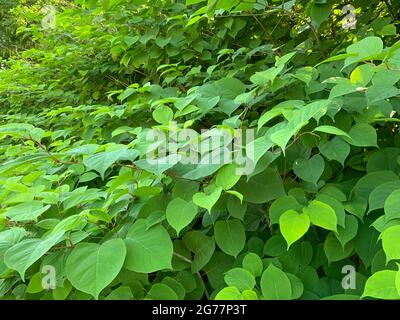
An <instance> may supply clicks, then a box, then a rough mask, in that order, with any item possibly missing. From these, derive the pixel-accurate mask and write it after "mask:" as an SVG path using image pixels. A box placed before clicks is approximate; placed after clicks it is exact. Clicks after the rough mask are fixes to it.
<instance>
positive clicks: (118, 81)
mask: <svg viewBox="0 0 400 320" xmlns="http://www.w3.org/2000/svg"><path fill="white" fill-rule="evenodd" d="M49 3H50V4H52V5H53V6H54V8H55V9H56V11H57V14H56V17H55V19H56V20H55V22H56V24H55V28H48V27H46V23H43V21H44V20H43V19H46V17H45V16H44V15H46V13H45V12H42V8H43V6H44V5H45V4H49ZM346 4H350V5H352V6H353V7H354V8H355V9H356V10H355V16H356V19H357V23H356V25H355V26H354V28H350V29H345V28H343V22H344V21H346V20H345V18H346V17H345V14H343V12H342V8H343V6H344V5H346ZM347 14H349V12H347ZM0 17H1V21H0V32H1V34H0V36H1V41H2V44H3V45H2V53H1V54H2V58H1V60H0V64H1V70H0V111H1V112H0V124H1V125H0V162H1V165H0V297H1V299H267V300H270V299H400V272H399V271H398V269H399V267H398V262H399V261H400V178H399V174H400V139H399V137H400V136H399V130H398V122H399V121H400V120H399V114H398V112H399V111H400V100H399V96H400V95H399V94H400V90H399V86H398V82H399V80H400V42H398V38H399V37H398V33H397V27H398V22H399V18H400V3H398V2H397V1H393V0H392V1H390V0H388V1H364V0H358V1H357V0H355V1H351V2H349V3H348V2H344V1H338V0H314V1H305V0H293V1H287V2H285V1H278V0H275V1H274V0H272V1H265V0H246V1H242V0H208V1H205V0H186V2H185V1H183V0H178V1H172V0H171V1H170V0H76V1H72V0H70V1H67V0H64V1H60V0H58V1H57V0H53V1H50V2H49V1H34V0H29V1H28V0H24V1H22V0H20V1H16V0H14V1H5V2H2V3H1V4H0ZM171 121H174V122H175V123H176V126H170V123H171ZM154 129H157V130H161V131H163V132H165V133H166V134H167V135H172V134H174V133H175V132H176V131H178V132H182V131H183V130H184V129H192V130H194V131H196V132H197V136H196V137H195V138H196V140H198V141H204V140H207V139H208V138H209V137H210V136H213V135H214V134H215V135H217V132H219V131H218V130H220V129H224V130H226V131H227V132H233V131H234V129H242V130H250V129H253V130H254V132H255V133H256V137H255V138H256V139H255V140H254V142H250V143H249V144H247V145H244V146H243V150H242V151H243V153H244V154H246V151H247V150H250V149H251V150H253V149H254V157H255V170H254V172H252V173H251V174H250V175H243V176H240V175H239V174H238V173H237V172H238V171H237V170H236V169H237V167H238V165H236V164H235V163H232V164H224V163H219V164H190V165H184V164H182V163H180V162H179V161H178V158H177V157H176V155H177V154H180V153H183V152H185V147H186V146H187V144H188V141H186V140H182V141H178V144H177V145H178V147H177V151H176V152H175V153H176V154H173V153H170V154H168V155H167V157H169V160H171V159H176V161H172V160H171V161H169V162H168V163H167V164H163V165H156V164H152V163H149V161H147V160H146V153H147V152H148V150H149V149H150V150H152V149H154V148H155V147H156V145H155V144H154V143H152V142H149V141H148V140H147V139H146V136H147V134H148V132H149V131H150V130H154ZM202 129H210V130H209V131H208V132H206V133H205V132H202V131H201V130H202ZM49 266H50V267H52V268H54V270H55V276H56V288H55V289H49V290H46V289H44V288H43V283H42V282H43V278H44V277H46V276H48V274H47V273H46V272H47V271H46V270H51V269H48V267H49ZM352 267H354V270H355V271H356V273H355V281H354V282H355V286H350V287H346V286H343V283H342V282H343V278H344V277H345V276H346V275H347V276H351V270H352V269H351V268H352ZM347 271H348V272H350V273H347ZM349 279H350V278H349ZM350 282H351V281H350Z"/></svg>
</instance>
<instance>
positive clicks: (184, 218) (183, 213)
mask: <svg viewBox="0 0 400 320" xmlns="http://www.w3.org/2000/svg"><path fill="white" fill-rule="evenodd" d="M197 211H198V209H197V206H196V205H195V204H194V203H193V202H192V201H189V202H187V201H185V200H183V199H181V198H175V199H174V200H172V201H171V202H170V203H169V204H168V206H167V211H166V217H167V221H168V223H169V224H170V225H171V226H172V227H173V228H174V229H175V230H176V233H177V234H178V235H179V233H180V231H181V230H182V229H183V228H185V227H186V226H188V225H189V224H190V223H191V222H192V221H193V219H194V218H195V217H196V215H197Z"/></svg>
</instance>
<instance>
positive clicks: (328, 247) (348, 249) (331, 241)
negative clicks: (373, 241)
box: [324, 233, 353, 263]
mask: <svg viewBox="0 0 400 320" xmlns="http://www.w3.org/2000/svg"><path fill="white" fill-rule="evenodd" d="M324 251H325V255H326V257H327V258H328V263H332V262H335V261H341V260H344V259H345V258H347V257H348V256H350V254H351V253H352V252H353V245H352V244H351V243H348V244H347V245H346V246H343V245H342V244H341V243H340V241H339V240H338V239H337V238H336V237H335V236H334V235H333V234H332V233H330V234H328V236H327V237H326V239H325V243H324Z"/></svg>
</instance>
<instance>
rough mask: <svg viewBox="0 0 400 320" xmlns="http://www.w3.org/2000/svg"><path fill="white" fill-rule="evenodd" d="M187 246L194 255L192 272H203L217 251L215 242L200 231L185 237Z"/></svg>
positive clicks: (189, 233) (191, 232) (184, 240)
mask: <svg viewBox="0 0 400 320" xmlns="http://www.w3.org/2000/svg"><path fill="white" fill-rule="evenodd" d="M183 242H184V244H185V246H186V247H187V248H188V249H189V250H190V251H192V252H193V253H194V258H193V261H192V266H191V270H192V272H193V273H195V272H198V271H199V270H201V269H202V268H203V267H204V266H205V265H206V264H207V263H208V262H209V261H210V259H211V257H212V255H213V254H214V251H215V240H214V238H213V237H208V236H206V235H204V234H203V233H202V232H200V231H197V230H196V231H190V232H188V233H186V234H185V235H184V236H183Z"/></svg>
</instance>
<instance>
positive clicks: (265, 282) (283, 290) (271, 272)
mask: <svg viewBox="0 0 400 320" xmlns="http://www.w3.org/2000/svg"><path fill="white" fill-rule="evenodd" d="M260 287H261V292H262V295H263V297H264V299H266V300H290V299H291V298H292V286H291V283H290V280H289V278H288V276H287V275H286V274H285V273H284V272H283V271H282V270H281V269H279V268H277V267H275V266H274V265H273V264H270V265H269V267H268V268H267V269H266V270H265V271H264V272H263V274H262V276H261V280H260Z"/></svg>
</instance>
